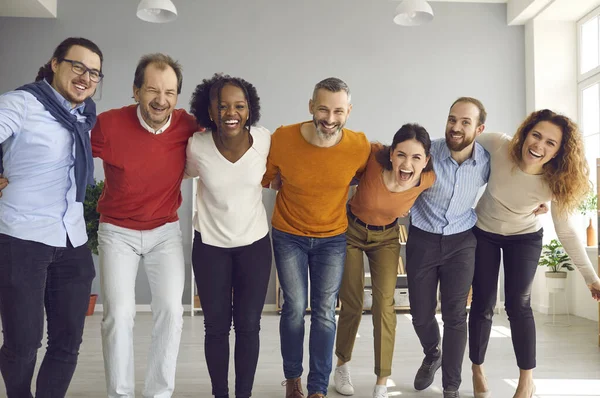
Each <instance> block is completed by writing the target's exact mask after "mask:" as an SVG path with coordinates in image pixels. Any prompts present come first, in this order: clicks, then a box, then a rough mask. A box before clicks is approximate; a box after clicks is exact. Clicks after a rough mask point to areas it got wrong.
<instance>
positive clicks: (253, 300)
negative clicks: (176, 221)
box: [192, 232, 272, 398]
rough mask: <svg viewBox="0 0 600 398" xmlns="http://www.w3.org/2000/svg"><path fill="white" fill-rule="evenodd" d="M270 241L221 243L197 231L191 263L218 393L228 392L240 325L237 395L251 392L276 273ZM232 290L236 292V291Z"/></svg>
mask: <svg viewBox="0 0 600 398" xmlns="http://www.w3.org/2000/svg"><path fill="white" fill-rule="evenodd" d="M271 260H272V253H271V240H270V238H269V235H268V234H267V235H266V236H265V237H264V238H262V239H260V240H258V241H256V242H254V243H252V244H251V245H248V246H242V247H235V248H220V247H215V246H210V245H206V244H204V243H202V236H201V235H200V233H198V232H196V233H195V236H194V248H193V251H192V263H193V267H194V276H195V278H196V286H197V287H198V295H199V296H200V303H201V305H202V311H203V313H204V329H205V338H204V353H205V356H206V364H207V366H208V373H209V374H210V380H211V383H212V393H213V395H214V396H216V397H225V396H228V394H229V387H228V377H227V375H228V372H229V331H230V330H231V321H232V320H233V326H234V328H235V353H234V358H235V395H236V397H240V398H247V397H250V395H251V394H252V386H253V384H254V374H255V373H256V365H257V363H258V352H259V347H260V343H259V331H260V318H261V313H262V310H263V306H264V304H265V297H266V294H267V287H268V285H269V277H270V275H271V262H272V261H271ZM232 292H233V293H232Z"/></svg>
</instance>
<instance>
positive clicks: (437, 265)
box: [406, 226, 477, 390]
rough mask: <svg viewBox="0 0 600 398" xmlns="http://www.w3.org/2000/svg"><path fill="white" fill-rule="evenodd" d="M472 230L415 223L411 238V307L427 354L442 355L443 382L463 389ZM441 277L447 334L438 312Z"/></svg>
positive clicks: (408, 268) (472, 259) (472, 260)
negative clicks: (441, 230)
mask: <svg viewBox="0 0 600 398" xmlns="http://www.w3.org/2000/svg"><path fill="white" fill-rule="evenodd" d="M476 245H477V241H476V239H475V236H473V233H472V232H471V230H468V231H465V232H461V233H458V234H454V235H447V236H444V235H438V234H432V233H429V232H425V231H423V230H420V229H418V228H416V227H414V226H411V227H410V233H409V234H408V241H407V243H406V274H407V279H408V291H409V294H408V297H409V300H410V313H411V315H412V323H413V327H414V328H415V332H416V333H417V336H418V337H419V340H420V341H421V346H423V353H424V354H425V357H426V358H427V359H428V360H434V359H437V358H439V356H440V355H442V352H443V355H442V385H443V387H444V389H445V390H458V387H459V386H460V383H461V375H460V374H461V369H462V361H463V355H464V353H465V347H466V345H467V297H468V295H469V289H470V287H471V282H472V280H473V268H474V264H475V246H476ZM438 282H439V286H440V294H441V308H442V320H443V321H444V340H443V342H442V344H441V347H440V340H441V337H440V330H439V327H438V323H437V320H436V318H435V310H436V306H437V287H438Z"/></svg>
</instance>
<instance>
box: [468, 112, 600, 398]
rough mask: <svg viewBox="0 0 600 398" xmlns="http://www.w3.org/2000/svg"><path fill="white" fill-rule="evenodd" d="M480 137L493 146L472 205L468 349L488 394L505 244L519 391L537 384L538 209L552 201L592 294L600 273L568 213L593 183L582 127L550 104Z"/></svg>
mask: <svg viewBox="0 0 600 398" xmlns="http://www.w3.org/2000/svg"><path fill="white" fill-rule="evenodd" d="M478 142H479V143H480V144H481V145H483V147H484V148H485V149H486V150H487V151H488V152H489V153H490V159H491V174H490V179H489V182H488V185H487V188H486V190H485V192H484V194H483V196H482V197H481V199H480V200H479V203H478V204H477V207H476V209H475V211H476V213H477V217H478V221H477V224H476V226H475V227H474V228H473V233H474V234H475V236H476V237H477V251H476V254H475V275H474V277H473V300H472V303H471V311H470V315H469V357H470V359H471V362H472V363H473V365H472V370H473V391H474V392H475V397H476V398H485V397H490V396H491V393H490V391H489V390H488V388H487V384H486V381H485V376H484V373H483V367H482V364H483V361H484V358H485V352H486V349H487V344H488V341H489V338H490V330H491V327H492V316H493V314H494V307H495V305H496V291H497V284H498V272H499V267H500V251H501V250H502V257H503V264H504V281H505V282H504V285H505V286H504V291H505V304H504V305H505V308H506V313H507V315H508V319H509V321H510V328H511V335H512V342H513V348H514V351H515V355H516V357H517V365H518V366H519V369H520V375H519V384H518V386H517V390H516V392H515V395H514V398H522V397H531V396H532V395H533V393H534V391H535V385H534V384H533V368H535V366H536V363H535V345H536V342H535V340H536V338H535V322H534V319H533V313H532V311H531V306H530V296H531V285H532V283H533V278H534V276H535V272H536V269H537V266H538V261H539V257H540V252H541V249H542V235H543V231H542V228H541V225H540V223H539V220H538V218H537V217H536V216H535V214H534V210H535V209H536V208H537V207H538V206H539V204H540V203H546V202H548V201H552V203H551V212H552V219H553V221H554V226H555V229H556V234H557V235H558V239H559V240H560V241H561V243H562V244H563V246H564V248H565V250H566V252H567V254H568V255H569V256H570V257H571V259H572V261H573V263H574V264H575V266H576V267H577V268H578V269H579V271H580V272H581V274H582V275H583V277H584V279H585V282H586V284H587V286H588V288H589V289H590V291H591V296H592V297H593V298H594V299H596V300H598V299H599V298H600V280H599V279H598V276H597V275H596V272H595V271H594V268H593V267H592V264H591V262H590V260H589V258H588V256H587V254H586V252H585V248H584V246H583V243H582V242H581V241H580V240H579V239H578V237H577V236H576V234H575V230H574V228H573V225H572V224H571V220H570V214H571V213H573V211H574V210H575V209H576V208H577V206H578V204H579V203H580V202H581V200H582V198H583V197H584V195H585V194H586V193H587V192H588V190H589V189H590V184H589V167H588V165H587V162H586V160H585V152H584V148H583V141H582V137H581V133H580V131H579V130H578V128H577V125H576V124H575V123H573V122H572V121H571V120H570V119H569V118H567V117H565V116H562V115H558V114H556V113H554V112H552V111H550V110H548V109H544V110H541V111H537V112H533V113H532V114H531V115H529V117H528V118H527V119H526V120H525V121H524V122H523V123H522V124H521V126H520V127H519V129H518V130H517V132H516V134H515V135H514V137H510V136H507V135H505V134H500V133H486V134H482V135H481V136H480V137H479V138H478Z"/></svg>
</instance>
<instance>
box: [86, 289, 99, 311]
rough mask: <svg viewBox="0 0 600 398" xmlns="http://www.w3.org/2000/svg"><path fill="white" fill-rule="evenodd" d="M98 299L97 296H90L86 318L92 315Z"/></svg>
mask: <svg viewBox="0 0 600 398" xmlns="http://www.w3.org/2000/svg"><path fill="white" fill-rule="evenodd" d="M97 299H98V295H97V294H90V302H89V304H88V310H87V314H85V315H86V316H90V315H94V309H95V308H96V300H97Z"/></svg>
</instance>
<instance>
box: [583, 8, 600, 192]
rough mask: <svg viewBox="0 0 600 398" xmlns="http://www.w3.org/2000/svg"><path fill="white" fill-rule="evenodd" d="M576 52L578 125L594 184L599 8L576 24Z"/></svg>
mask: <svg viewBox="0 0 600 398" xmlns="http://www.w3.org/2000/svg"><path fill="white" fill-rule="evenodd" d="M577 30H578V35H577V41H578V43H577V47H578V49H579V57H578V58H579V76H578V90H579V126H580V127H581V130H582V132H583V136H584V140H585V150H586V158H587V161H588V164H589V165H590V174H591V175H590V179H591V181H592V183H593V184H594V186H595V187H596V183H597V175H596V174H597V168H596V159H598V158H600V8H597V9H596V10H594V11H592V12H591V13H590V14H588V15H587V16H585V17H584V18H583V19H581V20H580V21H579V22H578V23H577Z"/></svg>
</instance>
